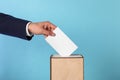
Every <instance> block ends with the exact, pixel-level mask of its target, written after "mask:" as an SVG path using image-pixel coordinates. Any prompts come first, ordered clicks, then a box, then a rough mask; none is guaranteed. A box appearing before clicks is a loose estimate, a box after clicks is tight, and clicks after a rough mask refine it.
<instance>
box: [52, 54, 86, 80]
mask: <svg viewBox="0 0 120 80" xmlns="http://www.w3.org/2000/svg"><path fill="white" fill-rule="evenodd" d="M83 60H84V59H83V56H81V55H79V54H72V55H71V56H69V57H61V56H60V55H52V56H51V58H50V79H51V80H83V79H84V74H83V73H84V61H83Z"/></svg>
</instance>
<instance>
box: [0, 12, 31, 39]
mask: <svg viewBox="0 0 120 80" xmlns="http://www.w3.org/2000/svg"><path fill="white" fill-rule="evenodd" d="M28 22H29V21H27V20H22V19H19V18H15V17H13V16H10V15H7V14H4V13H0V34H5V35H10V36H14V37H18V38H22V39H26V40H30V39H31V38H32V37H28V36H26V24H27V23H28Z"/></svg>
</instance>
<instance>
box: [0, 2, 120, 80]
mask: <svg viewBox="0 0 120 80" xmlns="http://www.w3.org/2000/svg"><path fill="white" fill-rule="evenodd" d="M0 12H3V13H7V14H10V15H13V16H15V17H18V18H23V19H27V20H30V21H33V22H38V21H51V22H52V23H54V24H55V25H57V26H58V27H60V28H61V29H62V30H63V31H64V32H65V33H66V34H67V35H68V36H69V37H70V38H71V39H72V40H73V41H74V42H75V43H76V44H77V46H78V47H79V48H78V49H77V50H76V51H75V52H74V53H77V54H82V55H83V56H84V58H85V67H84V70H85V73H84V75H85V80H120V0H0ZM54 53H56V52H55V51H54V50H53V49H52V48H51V47H50V46H49V45H48V44H47V43H46V42H45V40H44V37H43V36H34V38H33V39H32V40H31V41H26V40H22V39H18V38H14V37H9V36H5V35H2V34H0V80H50V67H49V65H50V55H52V54H54Z"/></svg>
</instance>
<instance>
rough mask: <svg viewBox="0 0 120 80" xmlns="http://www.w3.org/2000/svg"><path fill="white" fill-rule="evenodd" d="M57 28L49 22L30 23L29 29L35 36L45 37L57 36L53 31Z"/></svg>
mask: <svg viewBox="0 0 120 80" xmlns="http://www.w3.org/2000/svg"><path fill="white" fill-rule="evenodd" d="M55 28H56V26H55V25H54V24H52V23H50V22H49V21H46V22H36V23H30V25H29V27H28V31H29V32H30V33H32V34H35V35H44V36H46V37H47V36H55V33H53V30H54V29H55Z"/></svg>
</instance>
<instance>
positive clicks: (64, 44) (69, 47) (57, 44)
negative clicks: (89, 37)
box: [45, 27, 78, 57]
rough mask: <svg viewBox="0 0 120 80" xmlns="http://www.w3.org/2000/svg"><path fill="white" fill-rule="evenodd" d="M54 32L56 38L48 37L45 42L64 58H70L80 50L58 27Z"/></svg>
mask: <svg viewBox="0 0 120 80" xmlns="http://www.w3.org/2000/svg"><path fill="white" fill-rule="evenodd" d="M53 32H54V33H55V34H56V36H54V37H53V36H48V37H46V39H45V40H46V41H47V42H48V43H49V44H50V45H51V46H52V47H53V48H54V49H55V50H56V52H58V54H59V55H61V56H62V57H68V56H70V55H71V54H72V53H73V52H74V51H75V50H76V49H77V48H78V47H77V46H76V45H75V44H74V43H73V42H72V40H70V38H69V37H68V36H67V35H66V34H65V33H64V32H63V31H62V30H61V29H60V28H58V27H57V28H56V29H55V30H54V31H53Z"/></svg>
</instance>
